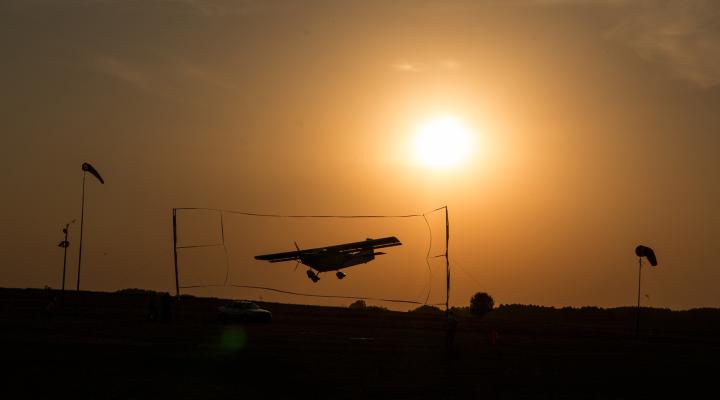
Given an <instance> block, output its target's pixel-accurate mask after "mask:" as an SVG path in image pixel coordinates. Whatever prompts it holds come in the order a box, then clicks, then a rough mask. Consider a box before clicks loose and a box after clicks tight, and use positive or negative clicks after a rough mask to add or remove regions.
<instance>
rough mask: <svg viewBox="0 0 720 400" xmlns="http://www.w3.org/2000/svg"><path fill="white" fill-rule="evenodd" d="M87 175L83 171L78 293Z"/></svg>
mask: <svg viewBox="0 0 720 400" xmlns="http://www.w3.org/2000/svg"><path fill="white" fill-rule="evenodd" d="M85 175H87V174H86V172H85V170H83V184H82V205H81V207H80V253H79V254H78V273H77V291H80V266H81V265H82V241H83V217H84V216H85Z"/></svg>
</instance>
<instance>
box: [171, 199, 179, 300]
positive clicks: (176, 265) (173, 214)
mask: <svg viewBox="0 0 720 400" xmlns="http://www.w3.org/2000/svg"><path fill="white" fill-rule="evenodd" d="M172 223H173V258H174V261H175V296H176V297H177V298H180V278H179V277H178V260H177V209H176V208H173V209H172Z"/></svg>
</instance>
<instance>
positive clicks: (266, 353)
mask: <svg viewBox="0 0 720 400" xmlns="http://www.w3.org/2000/svg"><path fill="white" fill-rule="evenodd" d="M53 293H54V292H52V291H43V290H17V289H0V300H1V303H0V304H2V305H1V306H0V315H1V317H0V318H1V319H0V323H1V324H2V326H1V327H0V332H2V333H1V334H2V357H3V358H2V359H3V366H4V368H3V369H4V370H5V371H6V372H4V373H3V375H4V378H5V382H6V383H5V384H4V385H3V392H4V393H5V394H6V396H3V397H4V398H19V397H22V398H31V397H33V398H49V397H58V398H59V397H63V398H78V397H80V398H118V399H125V398H138V399H153V398H181V399H185V398H189V399H212V398H235V399H238V398H278V397H279V398H333V399H336V398H340V399H342V398H354V399H364V398H434V399H435V398H437V399H449V398H533V399H534V398H541V399H557V398H566V399H576V398H592V399H635V398H672V397H677V398H692V397H699V396H701V395H702V393H703V391H706V390H709V391H710V392H709V393H707V394H706V395H704V396H703V397H709V398H714V397H716V396H717V387H718V383H717V379H718V372H719V371H720V369H719V368H718V366H717V362H718V355H720V337H719V336H718V334H717V333H718V332H717V331H716V330H715V327H716V326H717V323H718V321H716V320H712V321H707V323H705V322H703V321H698V320H697V318H696V319H695V320H693V322H692V324H691V325H688V323H687V322H683V323H682V326H668V325H667V324H665V325H662V326H660V325H658V327H652V326H651V327H649V328H645V329H644V330H643V334H642V335H641V337H640V338H639V339H636V338H635V335H634V320H633V319H632V318H629V319H627V320H619V321H617V320H616V321H614V323H591V322H583V323H578V322H572V321H569V322H568V321H566V322H557V321H555V322H542V321H537V320H535V321H530V320H528V319H527V318H518V319H512V318H507V317H504V318H501V317H498V316H497V315H495V316H493V315H492V314H491V315H489V316H488V317H486V318H485V319H483V320H482V321H478V320H476V319H473V318H470V317H462V318H460V323H459V325H458V329H457V336H456V340H455V346H454V351H453V352H452V354H448V352H447V351H446V348H445V329H446V323H445V320H444V318H443V317H442V316H434V315H418V314H414V313H404V312H391V311H372V310H350V309H344V308H331V307H315V306H299V305H287V304H273V303H259V304H260V305H261V306H262V307H264V308H267V309H269V310H271V311H272V312H273V316H274V320H273V322H272V323H270V324H249V325H238V324H222V323H219V322H217V319H216V317H217V307H218V306H220V305H222V304H224V301H223V300H219V299H206V298H182V299H181V300H180V301H179V302H177V303H176V302H175V301H174V299H173V304H172V313H171V318H170V320H169V321H167V322H161V321H148V320H146V316H147V313H148V303H149V297H148V296H147V295H142V294H122V295H121V294H110V293H90V292H81V293H75V292H67V293H66V294H65V296H64V298H63V299H62V302H61V303H62V304H61V307H60V308H59V309H58V310H57V311H56V312H55V313H52V314H48V313H46V311H45V309H46V305H47V304H48V301H49V300H50V299H51V298H52V296H53ZM648 324H649V325H652V321H649V322H648ZM677 324H680V322H677ZM490 329H496V330H497V331H498V332H499V338H498V342H497V343H496V344H495V345H492V344H491V343H490V340H489V335H488V333H489V332H490ZM8 395H9V396H8Z"/></svg>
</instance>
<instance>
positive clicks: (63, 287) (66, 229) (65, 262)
mask: <svg viewBox="0 0 720 400" xmlns="http://www.w3.org/2000/svg"><path fill="white" fill-rule="evenodd" d="M69 227H70V224H67V225H65V246H64V249H63V250H64V254H63V280H62V291H63V292H64V291H65V269H66V268H67V249H68V241H67V237H68V228H69Z"/></svg>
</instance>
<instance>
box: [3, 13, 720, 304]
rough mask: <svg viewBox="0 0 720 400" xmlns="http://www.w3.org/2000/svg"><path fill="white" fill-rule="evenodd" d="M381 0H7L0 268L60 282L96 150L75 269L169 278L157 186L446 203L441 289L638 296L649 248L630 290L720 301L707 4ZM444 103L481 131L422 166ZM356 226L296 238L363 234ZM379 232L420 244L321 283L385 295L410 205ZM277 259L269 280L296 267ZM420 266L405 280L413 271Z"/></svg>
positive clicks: (615, 298)
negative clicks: (67, 231) (653, 262)
mask: <svg viewBox="0 0 720 400" xmlns="http://www.w3.org/2000/svg"><path fill="white" fill-rule="evenodd" d="M384 3H385V2H381V1H377V2H374V1H371V2H367V1H356V2H355V1H346V2H335V1H326V2H321V1H318V2H313V3H311V4H309V5H304V6H300V5H297V4H295V3H294V2H284V1H276V2H267V1H257V2H256V1H210V0H195V1H193V0H185V1H181V0H177V1H172V0H166V1H111V0H108V1H80V0H69V1H62V2H57V1H51V0H33V1H14V0H11V1H5V2H3V3H2V5H0V53H1V54H2V63H0V87H1V88H2V93H3V95H2V96H0V127H1V129H2V149H3V157H2V158H1V159H0V163H1V166H2V170H3V171H4V179H3V182H4V187H5V191H4V196H3V198H2V200H1V201H2V210H3V211H2V213H1V214H0V215H1V216H2V220H1V221H2V226H3V232H2V241H1V243H2V244H0V251H1V253H0V254H2V267H1V268H0V285H1V286H9V287H43V286H44V285H49V286H52V287H58V286H59V284H60V276H61V275H60V274H61V268H62V250H61V249H59V248H57V247H56V244H57V242H58V241H59V240H61V239H62V234H61V228H62V226H63V225H64V224H65V223H66V222H68V221H69V220H72V219H73V218H78V219H79V214H80V189H81V179H82V171H81V170H80V165H81V163H82V162H84V161H88V162H90V163H92V164H93V165H95V167H97V169H98V170H99V171H100V172H101V173H102V174H103V176H104V177H105V179H106V181H107V184H106V185H104V186H100V185H97V184H96V182H90V183H89V185H88V187H87V203H86V210H85V211H86V224H85V235H86V236H85V242H84V246H85V249H84V250H85V252H84V253H83V278H82V282H83V288H85V289H88V290H117V289H121V288H126V287H142V288H149V289H156V290H168V291H169V290H172V289H173V285H174V281H173V275H172V268H173V267H172V242H171V225H170V222H171V220H170V215H171V211H170V210H171V208H172V207H211V208H225V209H234V210H244V211H253V212H268V213H292V214H406V213H416V212H422V211H426V210H430V209H433V208H436V207H438V206H442V205H444V204H447V205H448V207H449V209H450V217H451V223H452V242H451V249H450V251H451V254H452V255H453V257H454V258H455V260H456V263H458V265H459V266H458V267H457V268H456V269H455V272H454V275H453V278H454V281H453V288H454V291H453V293H452V297H451V303H453V304H455V305H466V304H467V303H468V300H469V298H470V296H471V295H472V294H473V293H474V292H475V291H478V290H485V291H488V292H489V293H491V294H492V295H493V296H494V297H495V298H496V302H497V303H532V304H542V305H554V306H564V305H573V306H579V305H598V306H606V307H607V306H622V305H631V304H634V301H635V296H636V285H637V259H636V258H635V257H634V254H633V249H634V247H635V246H636V245H637V244H639V243H643V244H646V245H649V246H651V247H653V248H655V250H656V252H657V254H658V258H659V262H660V266H659V267H658V269H656V270H653V271H649V272H647V273H646V274H645V280H644V281H643V294H644V295H647V296H644V298H643V302H644V304H647V305H652V306H656V307H670V308H677V309H681V308H690V307H701V306H711V307H717V306H720V292H718V291H717V290H716V289H715V287H714V286H715V284H716V283H717V282H718V281H720V280H719V279H720V272H719V270H718V268H717V262H716V261H715V251H716V249H718V248H720V233H719V232H720V229H719V228H720V212H719V211H718V209H717V205H718V204H720V183H719V182H720V179H719V178H720V177H719V174H720V172H719V171H720V159H719V158H718V157H717V156H716V154H715V153H716V152H717V151H718V149H720V131H719V130H720V114H718V112H717V110H719V109H720V28H719V27H720V24H719V23H718V21H720V6H718V5H717V4H715V2H711V1H687V2H675V1H656V2H637V1H623V0H615V1H609V0H608V1H600V0H597V1H588V2H583V3H582V4H581V5H578V4H577V3H575V2H570V1H562V0H547V1H543V0H535V1H532V0H527V1H521V0H518V1H484V2H478V1H458V2H447V1H442V2H441V1H408V2H402V1H400V2H393V4H392V5H386V4H384ZM440 114H450V115H454V116H455V117H457V118H459V119H461V120H462V121H463V122H464V123H465V124H466V125H467V126H468V127H469V128H470V129H471V130H472V132H473V134H474V135H475V137H476V139H477V140H476V143H477V146H478V148H477V149H476V152H475V153H474V156H473V157H472V159H471V160H469V161H468V162H466V163H465V164H463V165H462V166H459V167H458V168H455V169H449V170H445V171H431V170H427V169H423V168H420V167H418V166H417V165H414V164H413V163H412V162H411V160H410V157H409V156H408V152H409V148H410V146H411V142H412V138H413V133H414V130H415V129H416V127H417V125H418V124H419V123H421V122H422V121H424V120H427V119H428V118H431V117H433V116H435V115H440ZM237 224H238V226H239V227H240V226H243V224H242V223H241V222H237ZM271 225H272V224H269V225H268V226H267V227H265V228H257V229H259V230H260V233H257V232H258V231H257V230H255V231H254V232H255V233H248V232H245V231H243V230H242V229H240V228H238V230H239V232H241V233H239V234H238V235H237V236H236V237H235V240H237V241H238V242H244V241H246V240H247V239H246V238H247V237H250V236H248V235H256V236H257V235H259V236H258V237H262V238H266V239H263V240H260V242H262V243H267V249H271V250H273V249H276V250H284V249H285V248H286V247H287V246H288V245H290V246H292V243H291V242H288V241H289V240H290V238H285V237H284V236H283V235H282V234H283V233H287V232H291V231H292V230H291V229H290V228H287V227H284V226H273V227H271ZM358 226H360V227H362V225H358ZM358 226H355V227H343V228H342V229H343V230H342V231H339V230H337V229H341V228H340V227H338V228H335V227H331V226H325V227H323V228H322V229H325V230H326V231H325V232H323V233H322V234H321V233H318V232H320V231H315V230H314V229H321V228H313V227H310V228H308V230H310V231H312V232H314V233H313V234H308V236H307V237H298V238H296V239H297V240H298V241H299V242H301V243H303V242H310V243H316V244H317V245H322V244H330V243H332V241H333V240H334V239H335V238H338V239H339V238H340V237H342V238H343V240H344V239H345V236H347V232H357V235H360V237H359V238H358V239H363V238H364V237H363V235H365V234H364V233H362V232H364V231H363V230H362V229H361V228H359V227H358ZM78 228H79V227H78V225H77V224H75V225H73V226H72V227H71V238H70V240H71V242H72V246H71V252H70V258H69V265H70V268H69V269H68V275H69V277H68V280H67V285H68V286H70V287H74V283H75V280H74V276H75V275H74V274H75V273H76V269H75V268H76V267H75V265H76V262H77V236H78V231H79V229H78ZM433 228H434V229H436V230H441V229H442V226H441V224H439V223H438V224H435V225H434V226H433ZM367 229H371V228H370V227H367ZM372 229H373V230H376V231H377V235H379V234H383V232H385V231H387V233H388V234H394V231H400V232H406V231H407V232H410V233H407V234H405V236H406V237H409V238H411V239H412V240H410V241H407V250H403V252H404V253H402V256H401V255H400V254H395V255H394V256H393V255H392V254H390V251H389V252H388V253H389V254H388V255H387V256H383V257H388V258H387V259H385V261H381V260H378V261H376V263H378V264H376V268H374V269H372V270H371V269H368V270H367V271H366V272H363V271H360V268H366V267H365V266H363V267H357V268H355V269H350V270H348V272H349V275H350V276H349V277H348V278H347V279H346V280H344V281H342V283H343V284H345V283H347V285H349V286H347V287H342V286H338V282H337V281H336V280H335V278H333V277H330V276H328V277H327V278H323V280H322V281H321V283H326V282H327V285H332V290H333V293H337V291H342V290H346V289H347V288H348V287H349V288H352V289H353V290H354V291H355V293H357V292H359V291H366V292H373V293H374V292H377V291H378V290H380V289H377V288H378V287H381V288H382V290H381V291H382V293H380V294H383V295H385V294H388V296H387V297H392V296H391V295H392V294H393V293H399V292H401V291H402V290H401V289H402V287H403V285H405V281H404V280H403V279H404V278H401V277H397V276H396V275H395V274H397V273H399V272H398V271H392V272H383V269H385V268H388V270H387V271H390V269H389V268H391V266H397V265H399V264H402V265H405V264H410V263H415V262H416V261H408V260H418V259H419V260H421V261H422V257H421V256H422V251H421V249H423V248H424V247H423V246H425V244H423V242H422V241H423V240H425V239H423V238H424V236H423V235H425V234H426V233H425V231H423V230H422V229H426V228H424V225H423V224H420V225H419V228H418V229H420V231H419V233H417V232H418V229H416V228H414V227H411V228H408V227H406V226H400V225H392V224H390V223H388V225H386V226H382V227H379V226H375V227H372ZM300 231H302V230H299V231H298V233H297V234H298V235H301V233H299V232H300ZM338 232H340V233H338ZM373 234H374V235H375V233H373ZM243 235H246V236H243ZM377 235H376V236H377ZM281 237H282V238H281ZM313 238H314V239H313ZM348 239H349V240H354V239H353V238H348ZM402 239H403V237H401V240H402ZM413 240H416V242H413ZM328 241H330V243H326V242H328ZM258 246H260V245H259V244H258ZM413 249H415V250H413ZM418 249H420V250H418ZM264 250H266V249H265V248H263V249H260V252H261V251H264ZM247 251H248V256H249V255H251V253H252V252H253V250H252V249H248V250H247ZM418 252H419V253H418ZM406 253H407V254H410V253H412V255H406ZM418 254H420V256H418ZM243 257H245V256H243ZM392 257H396V258H392ZM413 257H415V258H413ZM417 257H420V258H417ZM211 258H212V257H211V256H208V258H207V259H206V260H205V261H203V257H200V259H199V260H197V261H196V262H197V263H198V264H202V263H203V262H205V263H210V261H209V260H210V259H211ZM232 260H233V264H232V265H233V267H234V268H243V267H244V266H245V264H244V261H243V260H244V258H242V257H240V259H238V258H237V257H236V258H233V259H232ZM372 265H374V264H368V265H367V267H368V268H370V267H371V266H372ZM413 265H415V264H413ZM460 266H461V267H460ZM292 267H293V266H292V265H286V266H285V267H284V268H285V269H284V270H283V271H284V272H287V275H286V276H283V277H282V278H277V279H281V282H282V283H281V284H282V285H286V286H293V287H301V286H299V285H308V284H311V282H309V281H308V280H307V278H305V277H304V276H303V275H302V274H301V273H300V272H298V273H293V272H292ZM418 268H420V269H419V272H417V274H418V275H414V274H415V272H408V273H410V274H413V275H412V277H411V278H408V279H410V280H412V281H413V282H420V283H417V284H418V285H421V283H422V281H423V279H424V278H423V277H424V276H425V275H423V274H424V273H425V272H424V271H425V270H423V269H422V268H426V267H425V266H423V265H421V266H420V267H418ZM356 271H357V272H356ZM370 271H374V272H370ZM408 271H411V270H408ZM406 272H407V271H406ZM273 274H275V272H273ZM353 274H355V275H356V276H357V279H356V281H355V282H353V281H352V277H353ZM365 275H367V276H365ZM273 276H274V275H273ZM363 276H364V277H363ZM435 277H436V278H438V275H437V274H435ZM265 279H267V280H272V279H276V278H274V277H271V276H270V275H268V276H267V277H266V278H265ZM331 279H332V280H335V281H331ZM298 280H299V282H297V281H298ZM348 282H349V283H348ZM380 282H382V283H380ZM421 286H422V285H421ZM413 289H415V288H414V287H413ZM312 290H319V291H322V290H325V289H322V288H320V289H318V288H317V287H314V288H312ZM328 290H329V289H328ZM213 293H214V294H218V295H233V296H238V297H243V296H245V297H252V298H257V297H258V294H257V293H255V292H253V293H243V292H237V291H235V292H232V291H218V292H213ZM213 293H211V294H213ZM204 294H205V293H204ZM436 294H437V292H436ZM263 296H265V298H266V299H268V298H269V299H272V296H271V295H263ZM298 301H304V299H298ZM346 303H347V302H346ZM341 304H343V303H342V302H341Z"/></svg>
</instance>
